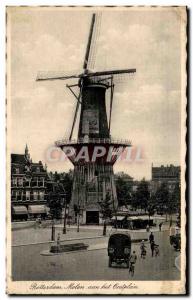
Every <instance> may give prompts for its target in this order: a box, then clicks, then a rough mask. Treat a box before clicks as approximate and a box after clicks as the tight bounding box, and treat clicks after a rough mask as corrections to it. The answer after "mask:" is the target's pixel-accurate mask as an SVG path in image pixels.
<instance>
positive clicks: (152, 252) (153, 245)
mask: <svg viewBox="0 0 193 300" xmlns="http://www.w3.org/2000/svg"><path fill="white" fill-rule="evenodd" d="M150 247H151V256H152V257H153V255H154V251H155V242H154V241H152V242H151V246H150Z"/></svg>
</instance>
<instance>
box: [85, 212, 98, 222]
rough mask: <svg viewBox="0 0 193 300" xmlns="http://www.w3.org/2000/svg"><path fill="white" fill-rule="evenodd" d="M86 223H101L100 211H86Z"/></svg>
mask: <svg viewBox="0 0 193 300" xmlns="http://www.w3.org/2000/svg"><path fill="white" fill-rule="evenodd" d="M86 224H90V225H91V224H97V225H98V224H99V211H87V212H86Z"/></svg>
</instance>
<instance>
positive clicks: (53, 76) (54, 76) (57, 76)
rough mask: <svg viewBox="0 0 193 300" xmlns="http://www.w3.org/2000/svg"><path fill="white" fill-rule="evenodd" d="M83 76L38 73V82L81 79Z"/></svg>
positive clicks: (63, 73) (61, 73) (62, 73)
mask: <svg viewBox="0 0 193 300" xmlns="http://www.w3.org/2000/svg"><path fill="white" fill-rule="evenodd" d="M80 77H81V74H75V75H74V74H73V73H72V74H66V73H65V72H63V71H61V72H49V71H48V72H46V71H45V72H43V71H41V72H38V74H37V77H36V81H43V80H57V79H61V80H66V79H71V78H80Z"/></svg>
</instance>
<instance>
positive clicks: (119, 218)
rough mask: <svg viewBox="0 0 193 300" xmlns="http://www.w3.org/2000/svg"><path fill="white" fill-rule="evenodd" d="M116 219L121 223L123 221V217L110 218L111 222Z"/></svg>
mask: <svg viewBox="0 0 193 300" xmlns="http://www.w3.org/2000/svg"><path fill="white" fill-rule="evenodd" d="M116 219H117V221H123V219H125V216H113V217H112V218H111V220H116Z"/></svg>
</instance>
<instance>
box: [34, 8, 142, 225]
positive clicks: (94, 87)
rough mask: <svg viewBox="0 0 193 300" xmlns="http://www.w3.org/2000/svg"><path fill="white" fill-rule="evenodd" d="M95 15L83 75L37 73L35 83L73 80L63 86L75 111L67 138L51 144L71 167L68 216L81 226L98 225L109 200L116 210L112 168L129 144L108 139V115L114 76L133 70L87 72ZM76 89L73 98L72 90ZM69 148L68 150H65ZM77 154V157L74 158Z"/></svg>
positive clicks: (116, 203)
mask: <svg viewBox="0 0 193 300" xmlns="http://www.w3.org/2000/svg"><path fill="white" fill-rule="evenodd" d="M96 20H97V16H96V15H95V14H93V16H92V20H91V26H90V31H89V37H88V42H87V48H86V54H85V58H84V63H83V72H82V73H80V74H77V75H69V76H68V75H66V74H65V75H63V74H59V75H58V74H54V75H53V74H49V73H48V72H40V73H39V74H38V76H37V81H43V80H67V79H77V80H78V82H77V83H76V84H73V85H66V87H67V88H68V89H69V90H70V92H71V93H72V95H73V96H74V97H75V99H76V108H75V113H74V118H73V123H72V129H71V132H70V136H69V139H65V140H60V141H57V142H56V143H55V144H56V146H57V147H59V148H61V149H62V150H63V151H64V152H65V154H67V156H68V158H69V160H70V161H71V162H72V164H73V165H74V180H73V188H72V196H71V202H70V207H69V209H70V214H71V216H72V218H73V220H74V221H75V222H77V221H78V222H80V223H81V224H100V223H101V222H102V218H101V216H100V204H101V203H103V202H104V201H105V199H106V198H108V199H109V201H110V203H111V206H112V209H114V210H116V209H117V205H118V201H117V195H116V187H115V181H114V173H113V165H114V163H115V162H116V160H117V159H118V157H119V155H121V153H122V152H123V151H124V149H125V148H126V147H130V146H131V143H130V141H120V140H114V139H112V137H111V134H110V129H111V113H112V104H113V93H114V87H115V84H114V77H115V76H116V75H118V74H128V73H129V74H133V73H135V72H136V70H135V69H124V70H110V71H99V72H92V71H90V70H89V60H90V57H89V56H90V49H91V46H92V41H93V33H94V30H95V27H96ZM77 87H78V89H79V94H78V95H77V94H76V92H75V91H74V88H77ZM108 89H109V90H110V111H109V116H108V117H107V110H106V91H107V90H108ZM79 108H80V120H79V128H78V138H77V140H73V139H72V135H73V131H74V127H75V123H76V120H77V115H78V110H79ZM69 149H70V151H69ZM78 153H79V155H77V154H78ZM85 153H86V155H85Z"/></svg>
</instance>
